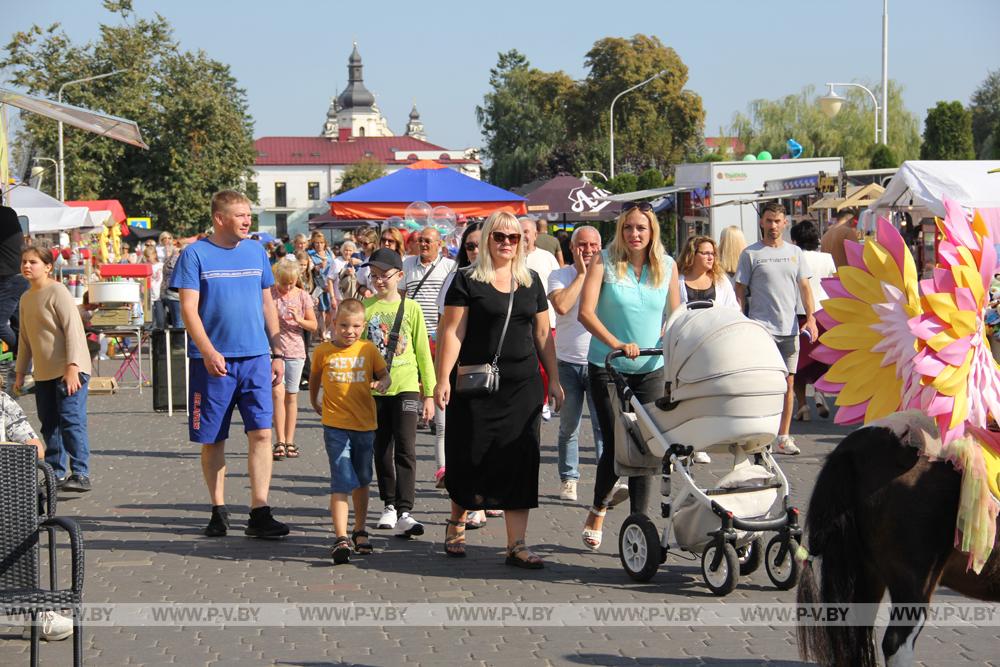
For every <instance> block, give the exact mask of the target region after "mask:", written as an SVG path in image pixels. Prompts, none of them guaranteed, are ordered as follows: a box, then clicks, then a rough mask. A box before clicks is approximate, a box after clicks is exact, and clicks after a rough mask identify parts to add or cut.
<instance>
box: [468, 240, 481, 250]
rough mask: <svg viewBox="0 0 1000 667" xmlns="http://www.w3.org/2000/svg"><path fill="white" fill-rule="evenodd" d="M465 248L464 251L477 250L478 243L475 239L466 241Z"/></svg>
mask: <svg viewBox="0 0 1000 667" xmlns="http://www.w3.org/2000/svg"><path fill="white" fill-rule="evenodd" d="M465 250H466V252H472V251H473V250H479V244H478V243H476V242H475V241H466V242H465Z"/></svg>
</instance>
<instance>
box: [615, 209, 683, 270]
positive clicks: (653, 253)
mask: <svg viewBox="0 0 1000 667" xmlns="http://www.w3.org/2000/svg"><path fill="white" fill-rule="evenodd" d="M635 213H638V214H639V215H641V216H643V217H644V218H646V222H648V223H649V245H648V246H646V263H647V264H649V281H650V284H652V286H653V287H660V286H662V285H663V281H664V280H666V279H667V278H668V276H667V275H666V273H665V272H664V268H665V267H666V258H667V251H666V250H665V249H664V248H663V241H661V240H660V223H659V221H658V220H657V219H656V216H655V215H653V212H652V211H640V210H639V209H638V208H632V209H629V210H627V211H622V213H621V214H620V215H619V216H618V222H617V223H616V224H615V238H614V239H613V240H612V241H611V243H610V244H609V245H608V262H609V263H610V264H612V265H613V266H614V267H615V273H616V274H617V276H618V279H619V280H623V279H624V278H625V274H626V272H627V271H628V244H627V243H625V231H624V230H625V220H626V219H627V218H628V217H629V216H630V215H633V214H635Z"/></svg>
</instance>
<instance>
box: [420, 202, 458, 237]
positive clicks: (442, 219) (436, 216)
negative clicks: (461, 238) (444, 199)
mask: <svg viewBox="0 0 1000 667" xmlns="http://www.w3.org/2000/svg"><path fill="white" fill-rule="evenodd" d="M425 226H427V227H433V228H434V229H436V230H438V232H440V233H441V236H442V237H447V236H448V235H449V234H452V233H453V232H454V231H455V212H454V211H453V210H451V209H450V208H448V207H447V206H435V207H434V209H433V210H432V211H431V217H430V219H429V220H428V221H427V222H426V223H425Z"/></svg>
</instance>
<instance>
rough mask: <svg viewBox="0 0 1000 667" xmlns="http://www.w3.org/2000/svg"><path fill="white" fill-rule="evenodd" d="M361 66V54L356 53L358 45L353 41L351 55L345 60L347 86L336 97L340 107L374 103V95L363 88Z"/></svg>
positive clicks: (364, 105) (350, 107) (352, 107)
mask: <svg viewBox="0 0 1000 667" xmlns="http://www.w3.org/2000/svg"><path fill="white" fill-rule="evenodd" d="M362 67H363V66H362V64H361V54H360V53H358V45H357V44H356V43H355V45H354V50H353V51H352V52H351V57H350V58H348V61H347V81H348V83H347V87H346V88H344V92H342V93H341V94H340V96H339V97H338V98H337V103H338V105H339V106H340V108H341V109H357V108H360V107H371V106H372V105H373V104H375V96H374V95H372V93H371V91H369V90H368V89H367V88H365V84H364V80H363V77H362V74H361V70H362Z"/></svg>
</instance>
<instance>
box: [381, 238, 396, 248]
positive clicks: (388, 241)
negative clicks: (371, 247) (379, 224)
mask: <svg viewBox="0 0 1000 667" xmlns="http://www.w3.org/2000/svg"><path fill="white" fill-rule="evenodd" d="M382 245H393V246H394V245H396V240H395V239H382Z"/></svg>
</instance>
